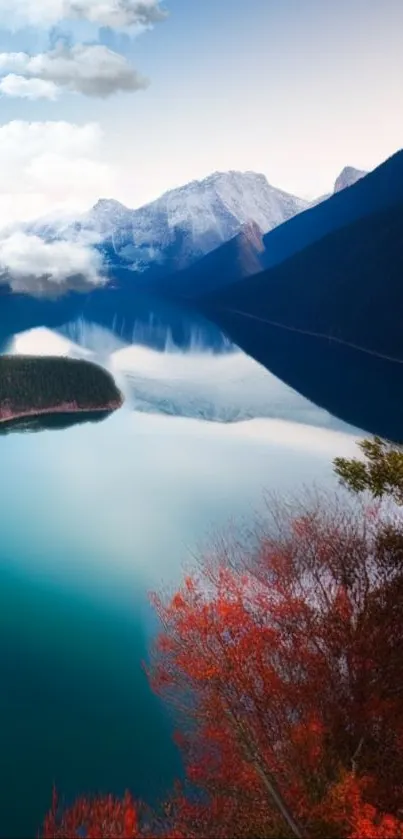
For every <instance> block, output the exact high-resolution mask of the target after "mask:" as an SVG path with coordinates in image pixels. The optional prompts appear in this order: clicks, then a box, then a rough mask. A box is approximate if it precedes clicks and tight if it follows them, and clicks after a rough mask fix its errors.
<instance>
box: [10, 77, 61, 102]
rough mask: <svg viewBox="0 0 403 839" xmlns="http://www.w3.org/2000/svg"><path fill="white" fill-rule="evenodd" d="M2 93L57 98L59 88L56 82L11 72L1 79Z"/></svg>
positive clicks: (26, 96)
mask: <svg viewBox="0 0 403 839" xmlns="http://www.w3.org/2000/svg"><path fill="white" fill-rule="evenodd" d="M0 93H2V94H3V95H4V96H12V97H14V98H18V99H52V100H55V99H57V96H58V94H59V89H58V87H57V85H55V84H54V82H48V81H45V80H44V79H26V78H25V77H24V76H17V75H16V74H15V73H9V75H8V76H4V77H3V78H2V79H0Z"/></svg>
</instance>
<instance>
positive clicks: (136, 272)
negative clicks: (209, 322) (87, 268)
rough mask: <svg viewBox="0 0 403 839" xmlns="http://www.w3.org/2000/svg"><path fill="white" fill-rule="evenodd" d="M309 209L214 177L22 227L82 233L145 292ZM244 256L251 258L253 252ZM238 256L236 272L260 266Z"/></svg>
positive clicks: (119, 277) (346, 177) (225, 175)
mask: <svg viewBox="0 0 403 839" xmlns="http://www.w3.org/2000/svg"><path fill="white" fill-rule="evenodd" d="M362 174H363V173H361V172H359V171H358V170H355V169H352V168H351V167H347V168H346V169H344V170H343V172H342V173H341V175H340V176H339V177H338V179H337V181H336V185H335V189H340V188H346V187H347V186H349V185H350V184H352V183H354V182H355V181H356V180H357V178H358V177H361V175H362ZM340 184H342V185H343V186H342V187H341V186H340ZM320 200H325V199H320ZM311 205H312V202H310V201H307V200H304V199H302V198H298V197H296V196H295V195H291V194H289V193H287V192H284V191H283V190H280V189H277V188H276V187H273V186H271V185H270V184H269V183H268V181H267V179H266V177H265V176H264V175H262V174H256V173H254V172H235V171H229V172H216V173H214V174H213V175H210V176H209V177H207V178H205V179H204V180H201V181H193V182H191V183H189V184H187V185H185V186H182V187H179V188H178V189H174V190H171V191H169V192H167V193H165V194H164V195H162V196H161V197H160V198H158V199H157V200H156V201H153V202H152V203H150V204H147V205H145V206H144V207H140V208H139V209H136V210H132V209H129V208H128V207H125V206H124V205H123V204H121V203H120V202H119V201H116V200H114V199H100V200H99V201H98V202H97V203H96V204H95V206H94V207H93V208H92V209H91V210H90V211H89V212H87V213H85V214H83V215H82V216H80V217H77V218H73V219H72V218H71V217H70V218H67V219H63V218H59V219H52V218H51V217H50V218H45V219H39V220H38V221H37V222H34V223H30V224H29V225H26V227H25V230H26V232H29V233H32V234H36V235H39V236H40V237H41V238H44V239H45V240H47V241H54V240H57V239H73V240H74V239H76V238H77V237H79V236H80V235H82V234H84V235H86V236H89V237H90V239H91V237H93V239H94V241H95V242H96V247H97V248H98V249H99V250H100V251H101V253H102V255H103V258H104V262H105V266H106V269H107V272H108V275H109V276H110V277H113V280H114V281H115V282H116V281H118V282H119V283H123V284H125V283H129V284H131V283H132V282H133V281H135V282H137V283H138V284H139V285H140V286H143V287H144V285H146V287H148V286H149V285H150V284H156V285H159V284H160V283H161V281H162V282H164V281H165V278H167V277H169V276H171V275H173V274H175V273H176V272H178V271H180V270H184V269H186V268H188V267H189V266H191V265H195V264H196V263H197V262H198V261H199V260H200V259H202V258H203V257H204V256H205V255H207V254H210V253H213V252H214V251H216V250H217V249H218V248H219V247H220V246H222V245H225V244H226V243H227V242H229V241H231V240H232V239H233V238H235V237H236V236H237V235H238V234H240V236H241V241H240V246H239V247H238V249H239V252H240V254H243V252H244V250H248V244H247V243H248V242H250V239H251V237H252V239H255V240H256V239H258V238H259V237H260V236H261V235H262V234H266V233H268V232H270V231H271V230H273V229H274V228H276V227H278V226H279V225H282V224H283V223H284V222H286V221H288V220H289V219H291V218H293V217H294V216H295V215H297V214H299V213H301V212H303V211H305V210H307V209H308V208H309V207H310V206H311ZM243 240H245V245H246V248H244V247H243ZM257 249H259V248H257ZM249 251H250V253H252V252H253V247H252V248H249ZM240 258H241V260H242V263H243V266H244V267H243V269H242V272H241V273H251V272H254V271H255V270H259V269H260V267H261V266H260V262H259V260H258V259H256V258H255V259H253V260H252V261H250V259H249V258H248V257H247V255H246V253H245V255H244V256H241V257H240ZM118 272H120V273H119V274H118Z"/></svg>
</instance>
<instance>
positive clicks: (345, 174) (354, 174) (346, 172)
mask: <svg viewBox="0 0 403 839" xmlns="http://www.w3.org/2000/svg"><path fill="white" fill-rule="evenodd" d="M367 174H368V172H363V171H362V169H354V167H353V166H345V167H344V169H343V171H342V172H340V175H339V177H338V178H337V179H336V182H335V185H334V192H335V193H336V192H341V191H342V190H343V189H347V187H349V186H353V184H355V183H357V181H359V180H361V178H365V175H367Z"/></svg>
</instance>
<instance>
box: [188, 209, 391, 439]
mask: <svg viewBox="0 0 403 839" xmlns="http://www.w3.org/2000/svg"><path fill="white" fill-rule="evenodd" d="M198 306H200V307H201V308H202V309H203V311H204V312H205V313H206V314H208V316H209V317H210V318H211V319H212V320H214V322H215V323H217V325H219V326H220V328H221V329H223V330H224V331H225V332H226V334H227V335H228V337H229V338H230V340H231V341H233V342H234V343H235V344H238V346H240V347H241V348H242V349H244V350H245V351H246V352H247V353H249V354H250V355H251V356H253V357H254V358H255V359H256V360H257V361H259V362H260V363H262V364H264V365H265V367H267V368H268V369H270V370H271V371H272V372H273V373H274V374H275V375H277V376H279V377H280V378H281V379H283V380H284V381H285V382H287V384H289V385H290V386H291V387H294V388H295V389H296V390H298V391H299V392H300V393H302V394H303V395H304V396H306V397H307V398H308V399H311V400H312V401H313V402H315V403H316V404H318V405H321V406H322V407H323V408H326V409H327V410H329V411H330V412H331V413H333V414H334V415H335V416H338V417H340V418H341V419H343V420H344V421H346V422H349V423H351V424H352V425H356V426H358V427H361V428H363V429H365V430H366V431H369V432H371V433H376V434H380V435H381V436H385V437H388V438H389V439H392V440H396V441H399V442H402V441H403V399H402V393H403V203H402V204H400V205H399V206H396V207H394V208H393V209H391V210H389V211H387V212H384V213H380V214H375V215H373V216H370V217H369V218H363V219H361V220H360V221H358V222H356V223H354V224H352V225H350V226H348V227H346V228H343V229H342V230H338V231H336V232H335V233H332V234H330V235H329V236H326V237H324V238H323V239H322V240H321V241H320V242H318V243H316V244H315V245H312V246H310V247H309V248H306V249H305V250H304V251H302V252H301V253H298V254H296V255H295V256H293V257H292V258H291V259H289V260H287V261H286V262H284V263H282V264H281V265H278V266H276V267H274V268H272V269H270V270H269V271H265V272H263V273H261V274H259V275H256V276H255V277H250V278H248V279H246V280H243V281H240V282H238V283H236V284H234V285H232V286H229V287H227V288H225V289H222V290H221V291H220V292H216V293H215V294H211V295H207V296H206V297H205V298H204V299H203V301H198ZM351 345H354V346H351ZM385 356H386V357H385ZM390 358H393V359H395V360H390Z"/></svg>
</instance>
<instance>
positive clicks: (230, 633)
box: [149, 503, 403, 836]
mask: <svg viewBox="0 0 403 839" xmlns="http://www.w3.org/2000/svg"><path fill="white" fill-rule="evenodd" d="M275 512H276V515H275V516H274V517H273V518H272V522H271V526H270V527H268V526H267V523H266V526H265V529H264V530H263V531H261V532H260V533H259V534H258V538H257V540H255V544H256V547H255V550H253V551H252V552H251V551H250V550H249V553H248V549H247V546H245V547H244V548H243V549H242V550H241V551H239V546H237V548H238V550H237V552H236V554H237V555H235V553H234V552H233V551H231V550H230V547H229V545H228V544H225V545H223V546H222V547H223V548H225V549H224V550H221V551H218V552H216V554H215V555H214V557H213V559H211V558H210V559H209V560H207V561H205V562H204V563H202V564H201V566H200V568H199V571H198V573H197V574H195V575H193V576H191V577H188V578H187V579H186V581H185V583H184V585H183V587H182V589H181V590H180V591H179V592H177V593H176V594H175V595H174V597H173V598H170V599H167V598H160V597H155V598H154V603H155V606H156V609H157V612H158V614H159V616H160V618H161V621H162V624H163V627H164V631H163V633H162V634H161V636H160V638H159V639H158V641H157V644H156V647H155V649H154V653H153V656H152V663H151V667H150V670H149V674H150V678H151V683H152V686H153V688H154V690H155V691H156V692H158V693H159V694H160V695H162V696H163V697H165V698H166V699H167V701H168V702H169V704H170V705H171V706H174V707H176V708H177V710H178V712H179V714H180V719H181V725H182V731H184V733H183V736H182V748H183V750H184V753H185V757H186V765H187V772H188V778H189V780H190V781H192V782H193V783H194V784H196V785H198V786H199V788H200V789H201V790H202V791H203V793H205V795H206V801H207V802H208V803H207V805H205V806H201V805H200V804H199V805H198V808H199V810H198V811H199V813H200V818H202V819H205V820H207V822H208V819H209V811H208V808H209V807H211V806H212V802H215V806H216V807H218V808H219V809H221V811H222V812H224V811H225V816H224V817H223V819H224V822H225V825H226V827H225V829H226V830H227V833H225V834H223V835H226V836H250V835H254V836H266V835H282V832H281V831H282V830H283V831H284V835H286V836H291V835H294V836H303V835H309V836H314V835H316V833H315V832H316V831H319V833H318V835H323V819H324V818H325V814H324V813H323V808H322V804H323V801H324V800H325V799H326V796H327V795H328V792H329V790H331V789H332V788H333V787H334V786H335V785H337V784H338V783H339V779H340V777H342V776H343V774H345V773H349V772H350V773H353V774H358V775H359V776H364V775H365V776H369V777H370V778H372V785H371V784H369V785H367V787H366V795H367V797H368V803H370V804H371V806H373V807H374V808H375V810H376V811H377V812H386V813H391V814H392V815H393V816H394V817H396V818H398V817H399V813H400V812H401V810H400V808H401V807H402V804H403V801H402V778H403V750H402V744H403V740H402V737H403V702H402V693H401V690H402V689H401V674H402V672H403V646H402V636H403V632H402V618H401V616H402V614H403V566H402V564H401V561H400V553H401V548H402V545H403V535H402V534H401V532H399V531H398V530H396V528H395V529H394V530H393V532H392V531H391V529H390V528H387V527H386V525H384V523H383V519H382V513H381V511H379V510H377V509H374V508H373V507H372V508H371V509H370V510H366V509H365V508H363V507H361V506H357V505H356V506H355V507H345V506H341V505H339V506H338V505H337V504H333V505H328V506H326V504H323V503H322V504H318V505H316V506H313V507H311V508H309V509H308V508H307V509H304V508H301V510H300V511H299V513H298V514H297V516H295V511H294V512H293V514H292V515H290V513H289V512H288V511H287V509H285V508H284V509H283V511H282V514H281V515H279V511H278V510H277V511H275ZM239 555H241V556H242V560H241V562H239V559H238V558H237V557H239ZM185 720H186V721H187V724H186V727H185V728H183V727H184V721H185ZM195 807H196V805H195ZM196 810H197V807H196ZM194 817H195V813H194V812H193V814H192V818H193V819H194ZM193 823H194V821H193ZM188 827H189V829H190V827H191V822H189V825H188ZM204 830H205V834H201V835H206V836H209V835H211V836H213V835H221V834H217V832H216V827H215V828H214V826H213V825H212V826H211V828H210V832H208V830H209V828H208V827H207V826H206V825H205V826H204ZM336 835H339V834H336ZM345 835H348V834H345Z"/></svg>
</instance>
